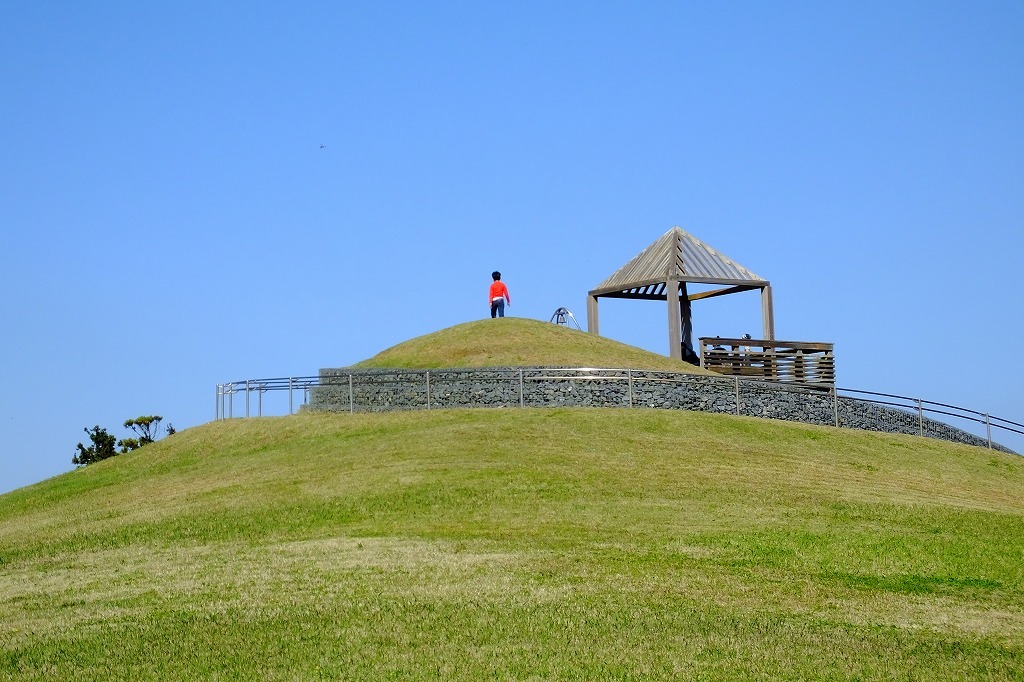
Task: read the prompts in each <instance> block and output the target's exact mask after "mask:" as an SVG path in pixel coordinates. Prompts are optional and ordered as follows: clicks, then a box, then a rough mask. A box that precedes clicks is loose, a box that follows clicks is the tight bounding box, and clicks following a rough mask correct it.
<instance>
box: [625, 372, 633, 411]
mask: <svg viewBox="0 0 1024 682" xmlns="http://www.w3.org/2000/svg"><path fill="white" fill-rule="evenodd" d="M626 382H627V383H628V384H629V406H630V407H633V370H631V369H627V370H626Z"/></svg>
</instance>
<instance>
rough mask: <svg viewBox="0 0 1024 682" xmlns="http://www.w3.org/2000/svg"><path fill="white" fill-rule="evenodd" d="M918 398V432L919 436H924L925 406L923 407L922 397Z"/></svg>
mask: <svg viewBox="0 0 1024 682" xmlns="http://www.w3.org/2000/svg"><path fill="white" fill-rule="evenodd" d="M916 400H917V434H918V435H919V436H923V435H924V408H923V407H921V399H920V398H916Z"/></svg>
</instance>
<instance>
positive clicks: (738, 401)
mask: <svg viewBox="0 0 1024 682" xmlns="http://www.w3.org/2000/svg"><path fill="white" fill-rule="evenodd" d="M739 413H740V378H739V377H738V376H737V377H736V414H737V415H738V414H739Z"/></svg>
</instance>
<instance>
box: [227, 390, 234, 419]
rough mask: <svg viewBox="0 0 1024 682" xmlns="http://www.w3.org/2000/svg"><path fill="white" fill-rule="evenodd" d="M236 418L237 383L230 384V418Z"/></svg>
mask: <svg viewBox="0 0 1024 682" xmlns="http://www.w3.org/2000/svg"><path fill="white" fill-rule="evenodd" d="M234 418H235V385H234V384H229V385H228V419H234Z"/></svg>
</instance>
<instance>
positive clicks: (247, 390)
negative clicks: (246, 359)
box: [245, 379, 249, 419]
mask: <svg viewBox="0 0 1024 682" xmlns="http://www.w3.org/2000/svg"><path fill="white" fill-rule="evenodd" d="M245 418H246V419H248V418H249V380H248V379H246V380H245Z"/></svg>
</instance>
